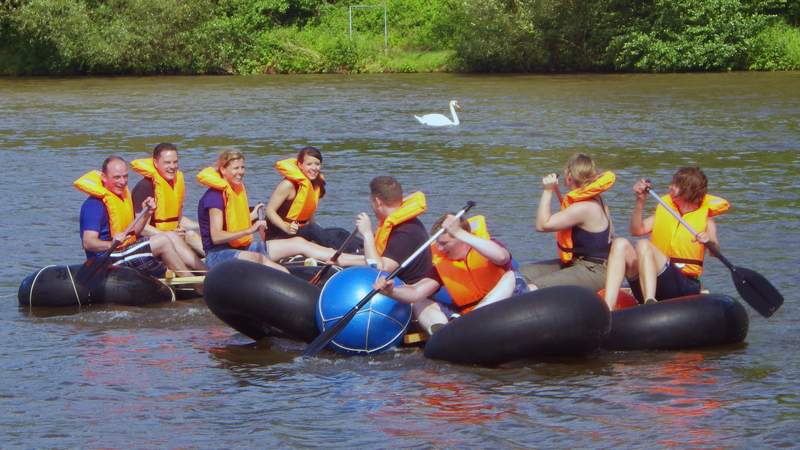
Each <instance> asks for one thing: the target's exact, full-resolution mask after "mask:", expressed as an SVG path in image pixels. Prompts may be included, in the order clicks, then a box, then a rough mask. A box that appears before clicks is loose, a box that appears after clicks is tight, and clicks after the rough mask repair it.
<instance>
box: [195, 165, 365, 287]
mask: <svg viewBox="0 0 800 450" xmlns="http://www.w3.org/2000/svg"><path fill="white" fill-rule="evenodd" d="M244 174H245V159H244V155H243V154H242V153H241V152H240V151H238V150H233V149H226V150H223V151H222V152H221V153H220V155H219V157H218V158H217V163H216V165H215V166H214V167H207V168H205V169H203V170H202V171H201V172H200V173H199V174H198V175H197V180H198V181H199V182H200V184H202V185H204V186H207V187H208V190H207V191H206V193H205V194H203V196H202V197H201V198H200V201H199V202H198V206H197V217H198V222H199V224H200V235H201V236H202V238H203V248H204V250H205V252H206V265H207V266H208V267H209V269H211V268H213V267H214V266H216V265H218V264H220V263H222V262H223V261H226V260H229V259H234V258H236V259H243V260H246V261H252V262H256V263H259V264H263V265H265V266H269V267H272V268H273V269H277V270H281V271H283V272H288V270H287V269H286V268H285V267H283V266H281V265H280V264H278V263H276V262H275V261H278V260H280V259H282V258H285V257H287V256H293V255H298V254H299V255H303V256H305V257H311V258H316V259H319V260H321V261H327V260H329V259H330V258H332V257H333V255H334V253H336V251H335V250H333V249H332V248H328V247H323V246H321V245H319V244H315V243H313V242H309V241H307V240H305V239H303V238H301V237H297V236H295V237H293V238H289V239H277V240H272V241H266V242H265V241H264V238H263V236H264V232H265V228H266V225H267V223H266V221H264V220H260V219H259V220H256V219H257V217H256V216H257V214H258V211H259V209H260V208H262V207H263V206H264V205H263V204H262V203H259V204H258V205H257V206H256V207H255V208H253V210H252V211H250V206H249V202H248V198H247V190H246V189H245V186H244V182H243V180H244ZM254 220H255V222H253V221H254ZM254 233H258V234H257V235H256V236H257V238H256V239H254V238H253V234H254ZM362 261H363V257H361V256H358V255H349V254H342V255H341V256H340V257H339V259H338V260H337V263H338V264H339V265H342V266H344V265H349V264H350V265H352V264H363V262H362Z"/></svg>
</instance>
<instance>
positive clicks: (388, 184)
mask: <svg viewBox="0 0 800 450" xmlns="http://www.w3.org/2000/svg"><path fill="white" fill-rule="evenodd" d="M369 193H370V195H371V196H372V197H374V198H379V199H381V201H382V202H383V203H385V204H387V205H389V206H395V205H399V204H400V203H401V202H402V201H403V187H402V186H400V182H399V181H397V180H396V179H395V178H394V177H390V176H388V175H381V176H377V177H375V178H373V179H372V181H370V182H369Z"/></svg>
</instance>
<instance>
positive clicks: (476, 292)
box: [431, 216, 506, 313]
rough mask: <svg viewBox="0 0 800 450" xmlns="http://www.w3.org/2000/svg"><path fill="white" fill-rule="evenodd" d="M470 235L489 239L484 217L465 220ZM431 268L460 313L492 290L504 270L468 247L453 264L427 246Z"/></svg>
mask: <svg viewBox="0 0 800 450" xmlns="http://www.w3.org/2000/svg"><path fill="white" fill-rule="evenodd" d="M468 222H469V224H470V228H471V229H472V234H474V235H475V236H478V237H479V238H481V239H486V240H489V239H491V237H490V236H489V231H488V230H487V229H486V218H485V217H484V216H474V217H470V218H469V220H468ZM431 252H432V253H433V266H434V267H435V268H436V272H437V273H438V274H439V277H440V278H441V279H442V283H444V287H445V288H447V292H448V293H449V294H450V297H451V298H452V299H453V304H455V305H456V306H457V307H459V308H460V309H461V311H462V312H463V313H466V312H469V311H471V310H472V309H473V308H474V307H475V305H477V304H478V303H479V302H480V301H481V300H482V299H483V297H485V296H486V294H488V293H489V292H490V291H491V290H492V289H494V287H495V286H496V285H497V282H498V281H500V278H502V277H503V274H505V273H506V269H505V268H504V267H500V266H497V265H495V264H494V263H492V262H491V261H490V260H489V258H487V257H485V256H483V255H481V254H480V253H479V252H478V251H477V250H475V249H474V248H470V249H469V252H468V253H467V257H466V258H465V259H464V260H462V261H453V260H452V259H449V258H447V256H445V254H444V253H443V252H442V251H440V250H439V249H438V248H437V246H436V244H433V245H431Z"/></svg>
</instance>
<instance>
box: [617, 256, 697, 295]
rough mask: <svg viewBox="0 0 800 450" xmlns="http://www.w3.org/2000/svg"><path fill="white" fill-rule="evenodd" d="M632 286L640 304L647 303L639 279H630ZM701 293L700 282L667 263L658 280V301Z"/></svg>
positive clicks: (632, 290)
mask: <svg viewBox="0 0 800 450" xmlns="http://www.w3.org/2000/svg"><path fill="white" fill-rule="evenodd" d="M628 284H630V286H631V293H632V294H633V296H634V297H636V300H638V301H639V303H643V302H644V301H645V298H644V295H643V294H642V288H641V286H639V278H638V277H637V278H635V279H630V278H629V279H628ZM699 293H700V280H698V279H697V278H691V277H687V276H686V275H684V274H683V273H682V272H681V270H680V269H678V268H677V267H675V265H674V264H671V263H667V266H666V267H665V268H664V270H662V271H661V273H659V274H658V278H657V279H656V300H666V299H669V298H675V297H683V296H685V295H694V294H699Z"/></svg>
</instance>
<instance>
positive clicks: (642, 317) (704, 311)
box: [602, 294, 749, 350]
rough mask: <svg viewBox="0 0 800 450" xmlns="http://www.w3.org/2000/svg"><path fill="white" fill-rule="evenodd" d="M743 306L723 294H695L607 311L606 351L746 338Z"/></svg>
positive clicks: (704, 344)
mask: <svg viewBox="0 0 800 450" xmlns="http://www.w3.org/2000/svg"><path fill="white" fill-rule="evenodd" d="M748 326H749V319H748V317H747V311H745V309H744V307H743V306H742V305H741V304H740V303H739V302H737V301H736V300H734V299H732V298H731V297H729V296H727V295H721V294H699V295H691V296H687V297H680V298H674V299H670V300H664V301H660V302H658V303H655V304H648V305H640V306H634V307H632V308H628V309H623V310H620V311H614V312H613V313H612V314H611V332H610V333H609V334H608V336H607V337H606V338H605V340H604V341H603V344H602V347H603V348H605V349H609V350H680V349H689V348H698V347H711V346H716V345H728V344H736V343H739V342H742V341H744V339H745V337H747V330H748Z"/></svg>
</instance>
